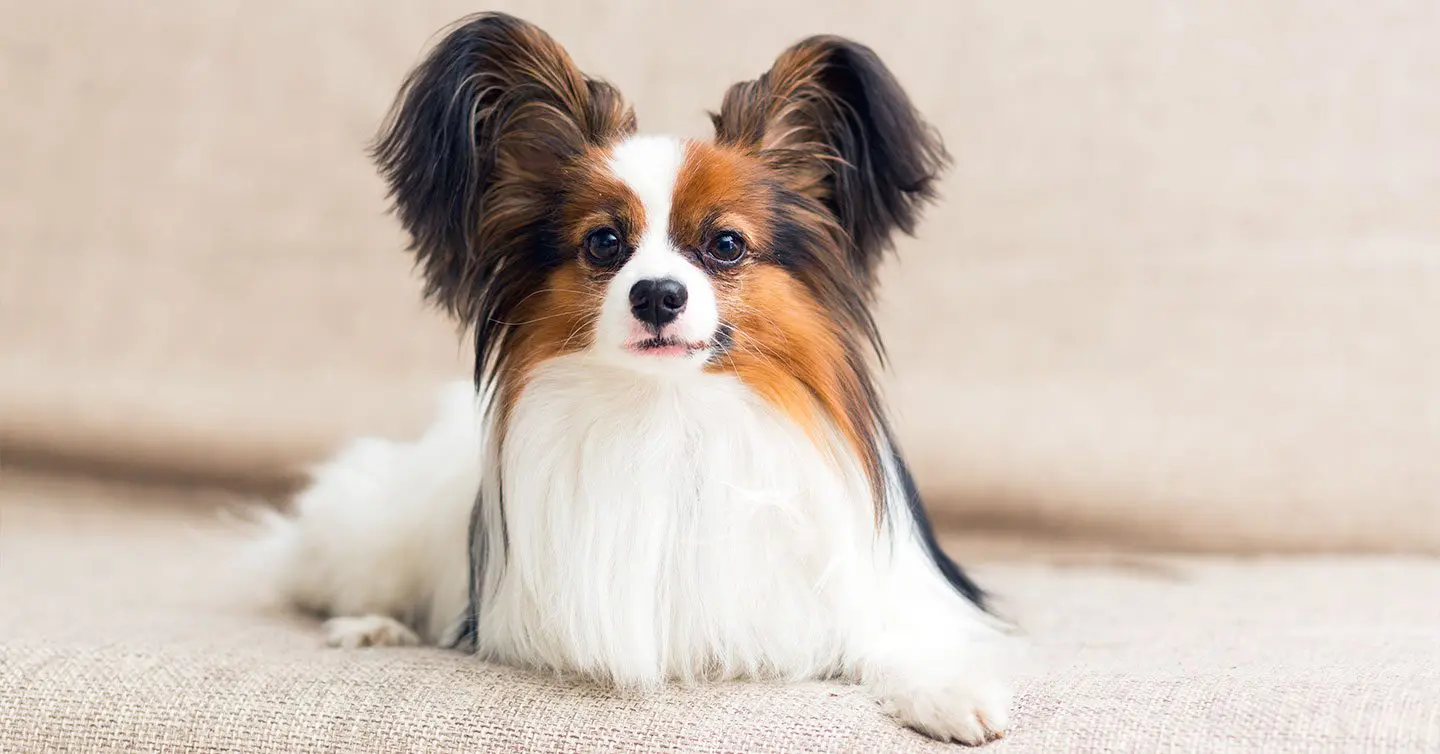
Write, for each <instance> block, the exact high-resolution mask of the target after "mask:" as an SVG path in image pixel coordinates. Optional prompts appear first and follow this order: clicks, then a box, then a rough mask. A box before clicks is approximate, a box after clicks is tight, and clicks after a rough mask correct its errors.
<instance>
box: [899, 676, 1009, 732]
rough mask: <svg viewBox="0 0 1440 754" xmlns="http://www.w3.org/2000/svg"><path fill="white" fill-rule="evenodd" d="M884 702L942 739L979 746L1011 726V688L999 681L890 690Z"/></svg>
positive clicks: (901, 717) (901, 718)
mask: <svg viewBox="0 0 1440 754" xmlns="http://www.w3.org/2000/svg"><path fill="white" fill-rule="evenodd" d="M881 704H882V705H883V707H884V709H885V711H886V712H887V713H889V714H891V715H893V716H894V717H895V718H896V719H898V720H899V721H900V722H902V723H904V724H905V725H907V726H909V727H911V728H914V729H915V730H918V731H920V732H921V733H924V734H925V735H927V736H930V737H931V738H935V739H938V740H941V741H958V742H960V743H963V744H969V745H971V746H979V745H981V744H984V743H987V742H989V741H993V740H995V739H997V738H1003V737H1004V736H1005V733H1006V731H1007V730H1009V728H1010V692H1009V689H1008V688H1006V687H1002V686H998V685H997V686H995V687H993V688H986V687H985V685H984V684H978V685H975V686H971V685H966V684H953V685H947V686H942V687H938V688H924V687H919V688H911V689H906V690H903V691H896V692H893V693H890V694H888V695H887V696H885V697H884V698H883V699H881Z"/></svg>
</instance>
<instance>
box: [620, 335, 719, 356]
mask: <svg viewBox="0 0 1440 754" xmlns="http://www.w3.org/2000/svg"><path fill="white" fill-rule="evenodd" d="M710 347H711V342H710V341H708V340H702V341H696V342H693V343H687V342H685V341H682V340H677V339H675V338H646V339H645V340H640V341H635V342H633V343H629V344H628V345H626V348H627V349H628V350H629V351H630V352H631V353H637V354H640V355H642V356H656V357H670V358H674V357H677V356H689V355H690V354H693V353H698V352H700V351H708V350H710Z"/></svg>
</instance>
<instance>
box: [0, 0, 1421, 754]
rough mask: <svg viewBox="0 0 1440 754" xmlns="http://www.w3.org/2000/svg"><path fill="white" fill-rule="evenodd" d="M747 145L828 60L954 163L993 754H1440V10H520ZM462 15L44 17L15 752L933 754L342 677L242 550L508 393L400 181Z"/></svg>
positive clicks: (931, 286)
mask: <svg viewBox="0 0 1440 754" xmlns="http://www.w3.org/2000/svg"><path fill="white" fill-rule="evenodd" d="M498 5H499V6H500V7H502V8H504V9H508V10H511V11H513V12H516V13H519V14H521V15H523V16H525V17H527V18H529V19H531V20H533V21H535V22H537V23H539V24H540V25H542V26H543V27H545V28H547V29H549V30H551V31H552V32H553V33H554V34H555V35H556V36H557V37H558V38H559V39H560V40H561V41H562V42H563V43H565V44H566V45H567V46H568V47H569V48H570V49H571V51H572V52H573V53H574V55H575V56H576V58H577V59H578V60H579V61H580V63H581V65H582V66H584V67H585V68H587V69H588V70H590V71H592V72H594V73H597V74H600V75H603V76H605V77H607V78H609V79H611V80H612V81H613V82H614V83H616V84H617V85H618V86H619V87H620V88H621V89H622V91H624V92H626V93H627V95H628V96H629V97H630V98H631V99H632V100H634V101H635V102H636V104H637V109H638V112H639V115H640V120H641V126H642V129H644V130H651V131H670V132H680V133H685V134H694V135H701V134H703V133H704V128H705V119H704V118H703V111H704V110H705V109H706V108H713V107H715V106H716V105H717V104H718V99H719V96H720V93H721V92H722V91H723V89H724V87H725V85H726V84H727V83H728V82H731V81H734V80H736V79H739V78H742V77H750V76H753V75H754V74H755V73H757V72H759V71H761V70H763V69H764V68H765V67H766V66H767V65H768V62H769V60H770V59H771V57H773V55H774V54H775V53H776V52H777V51H778V50H780V49H781V48H782V47H783V46H784V45H785V44H787V43H788V42H790V41H793V40H794V39H796V38H798V37H800V36H803V35H805V34H809V33H813V32H818V31H830V32H838V33H842V34H847V35H850V36H853V37H855V38H857V39H860V40H862V41H865V42H867V43H869V44H871V45H872V46H874V47H875V48H876V49H877V50H878V51H879V52H880V53H881V55H882V56H883V57H884V58H885V59H886V60H887V61H888V62H889V63H890V64H891V66H892V67H893V68H894V69H895V71H896V73H897V75H898V76H899V77H900V78H901V80H902V81H904V82H906V83H907V85H908V86H909V88H910V90H911V93H912V94H913V96H914V97H915V99H916V100H917V101H918V103H919V105H920V107H921V109H922V110H923V111H924V112H925V113H927V114H928V115H929V116H930V117H931V119H932V120H934V121H935V123H936V124H937V125H938V126H939V127H940V128H941V130H942V131H943V132H944V134H945V137H946V139H947V142H948V144H949V146H950V148H951V151H952V152H953V153H954V154H955V157H956V162H957V164H956V169H955V170H954V172H953V174H952V175H951V176H950V177H949V178H948V180H947V181H946V184H945V193H946V199H945V202H944V204H943V206H941V207H939V208H937V209H936V210H935V211H934V212H932V213H931V214H930V215H929V218H928V220H927V222H926V223H925V224H924V226H923V228H922V231H921V237H920V238H919V239H916V240H914V241H910V242H907V243H905V244H904V245H903V246H902V248H901V262H900V263H899V264H895V265H892V267H891V268H890V269H889V270H888V271H887V276H888V277H887V283H886V285H887V287H886V289H885V302H884V307H883V312H882V320H883V323H884V327H885V330H886V332H887V334H888V337H889V341H890V344H891V348H892V351H893V355H894V366H893V374H892V377H893V379H892V381H891V382H892V384H891V385H890V394H891V396H892V398H893V401H894V403H895V406H896V408H897V410H898V412H899V414H900V421H899V424H900V427H901V429H902V432H903V435H904V439H905V442H906V446H907V447H908V448H909V449H910V452H911V453H912V454H914V455H915V466H916V467H917V468H916V470H917V473H918V475H919V476H920V478H921V482H922V484H923V486H925V487H926V488H927V492H928V494H929V497H930V500H931V504H932V507H933V508H934V509H935V511H936V515H937V518H938V519H939V521H940V522H941V523H942V525H943V528H944V529H945V530H946V532H947V535H946V536H947V544H948V546H949V547H950V548H951V550H952V551H953V552H954V554H955V555H956V556H957V557H958V558H959V559H960V560H961V561H962V562H964V563H966V564H970V565H973V567H974V570H975V571H976V574H977V576H978V577H979V578H980V579H981V580H982V581H983V583H985V585H986V586H988V587H990V588H991V589H992V590H993V591H995V592H996V593H997V594H998V595H999V597H1000V599H1001V603H1002V606H1003V608H1004V609H1005V610H1007V611H1008V612H1009V613H1010V614H1011V615H1012V616H1013V617H1015V618H1016V619H1017V620H1018V621H1019V622H1020V623H1021V624H1022V626H1023V627H1024V628H1025V630H1026V631H1027V632H1028V633H1029V635H1030V637H1031V641H1032V643H1033V645H1034V652H1033V654H1034V662H1033V667H1031V668H1030V669H1029V671H1028V672H1027V674H1026V677H1025V679H1024V682H1023V684H1022V687H1021V693H1020V697H1019V701H1018V709H1017V714H1016V727H1015V729H1014V731H1013V733H1012V735H1011V736H1010V737H1009V738H1008V739H1006V740H1005V741H1002V742H1000V743H998V744H995V745H994V746H993V749H994V750H995V751H1027V752H1028V751H1035V752H1055V751H1070V750H1078V751H1137V752H1148V751H1157V750H1167V751H1182V752H1202V751H1299V750H1304V751H1336V752H1349V751H1360V750H1366V749H1369V750H1376V751H1417V752H1420V751H1430V752H1433V751H1437V750H1440V565H1437V564H1436V562H1435V561H1433V560H1432V559H1431V558H1432V557H1433V556H1434V555H1435V554H1437V553H1440V460H1437V459H1440V326H1437V325H1440V212H1436V211H1435V208H1436V207H1437V206H1440V152H1437V151H1436V146H1435V145H1436V140H1435V134H1437V133H1440V89H1437V88H1436V87H1435V86H1434V83H1435V82H1436V81H1440V46H1437V45H1435V44H1434V41H1435V39H1437V38H1440V7H1437V6H1435V5H1434V4H1433V3H1428V2H1424V1H1423V0H1408V1H1407V0H1387V1H1382V2H1376V3H1368V4H1365V5H1364V6H1363V7H1362V6H1359V5H1352V4H1340V3H1335V4H1332V3H1313V2H1302V1H1300V0H1294V1H1289V2H1285V1H1278V0H1277V2H1269V3H1263V4H1256V3H1248V2H1243V0H1221V1H1220V2H1211V3H1203V4H1202V3H1193V4H1151V3H1142V2H1129V1H1126V2H1118V3H1108V4H1103V6H1097V5H1095V4H1078V3H1076V4H1063V5H1062V4H1058V3H1047V4H1014V3H969V2H957V3H949V2H940V0H932V1H931V2H923V3H922V2H917V3H902V4H899V5H896V4H889V3H885V4H882V3H872V4H864V3H855V4H834V3H822V2H818V1H817V2H812V3H776V2H758V1H751V0H745V1H743V2H724V3H720V2H716V3H711V4H707V5H705V6H703V7H701V6H697V5H693V4H676V3H663V4H662V3H630V4H624V5H620V6H617V7H608V6H607V7H602V6H599V5H595V6H590V5H583V4H576V3H569V2H542V1H540V0H534V1H532V2H510V3H500V4H498ZM478 9H479V8H477V7H475V6H472V5H468V4H464V3H459V2H442V1H441V0H426V1H425V2H420V3H411V4H406V5H401V4H381V3H374V4H366V5H364V6H361V5H356V4H345V3H325V2H318V1H315V0H304V1H303V2H285V3H281V2H268V1H266V2H249V3H238V2H212V3H187V2H181V1H180V0H157V1H156V2H150V3H143V4H116V3H101V2H72V3H67V4H58V3H55V4H43V3H34V2H29V3H22V2H16V1H14V0H3V2H0V10H3V14H0V17H3V18H5V22H4V23H0V84H3V86H0V92H3V100H0V101H3V104H0V107H3V108H4V110H3V113H4V114H3V117H0V176H3V177H0V463H3V468H0V749H5V750H16V751H37V750H47V749H50V750H113V749H134V748H138V749H173V750H238V751H257V750H277V751H278V750H295V749H307V750H394V749H430V750H481V751H502V750H517V749H546V750H557V751H570V750H588V749H623V750H637V749H647V750H649V749H676V748H679V749H707V750H714V751H791V750H805V749H824V750H832V751H866V752H869V751H900V750H936V749H939V748H943V747H939V746H938V745H935V744H931V743H930V742H928V741H926V740H924V739H922V738H920V737H919V736H916V735H914V734H911V733H909V732H906V731H904V730H902V729H900V728H898V727H896V726H895V725H894V724H892V723H891V722H890V721H889V720H887V719H886V718H885V717H883V716H882V715H881V714H880V712H879V710H878V709H877V708H876V706H875V705H874V704H872V703H871V702H870V701H868V700H867V699H866V697H865V696H864V695H863V694H862V693H860V692H858V691H857V690H855V689H851V688H847V687H843V686H836V685H826V684H812V685H801V686H788V687H781V686H766V685H748V684H737V685H728V686H720V687H706V688H698V689H688V690H674V691H671V692H667V693H665V694H661V695H655V696H638V695H637V696H618V695H615V694H613V693H611V692H607V691H604V690H600V689H596V688H592V687H588V686H583V685H576V684H572V683H569V682H566V681H561V680H557V679H547V678H539V677H534V676H530V675H526V674H523V673H518V672H515V671H511V670H506V669H502V668H495V667H488V666H484V665H482V664H479V663H476V662H474V661H472V660H469V659H467V658H464V657H459V656H455V655H451V654H447V653H444V652H439V651H431V650H405V651H398V650H397V651H359V652H340V651H327V650H323V649H321V648H319V642H318V640H317V632H316V626H314V625H313V624H312V623H310V622H308V621H306V620H305V619H303V618H299V617H296V616H292V615H290V614H289V613H287V612H285V611H284V610H282V609H280V608H278V607H277V606H275V605H273V604H272V603H271V601H270V600H269V598H268V596H267V595H266V594H265V593H264V591H263V590H262V589H261V588H260V586H259V585H257V584H254V583H251V582H249V581H248V580H247V579H246V578H245V577H244V573H243V572H242V571H240V570H239V569H237V568H236V567H235V560H234V558H233V554H234V550H235V547H234V546H235V544H236V543H237V542H238V541H239V538H240V536H241V534H240V530H239V528H238V527H237V526H235V525H234V524H233V523H227V521H226V519H225V517H224V516H222V515H219V514H220V513H223V512H225V511H227V510H231V509H234V508H236V507H237V506H244V505H249V504H253V503H254V502H256V501H257V500H260V499H265V498H269V499H279V498H280V497H281V496H282V495H283V492H284V491H285V490H286V489H288V488H290V487H292V486H293V484H294V483H295V480H296V478H297V473H298V470H299V469H301V468H303V466H304V465H305V464H307V463H309V462H312V461H313V460H315V459H317V458H318V457H320V456H321V455H323V454H324V453H325V452H326V451H327V450H328V449H330V448H332V447H333V446H334V445H335V444H336V443H337V442H339V441H340V440H341V439H342V438H344V437H346V436H348V435H350V434H353V433H356V432H362V431H363V432H387V433H408V432H413V431H415V430H416V429H417V428H418V423H419V422H420V421H422V420H423V419H424V417H425V413H426V411H427V409H428V407H429V403H430V397H431V392H432V388H433V387H434V386H435V385H437V384H438V383H439V382H440V381H441V380H443V379H444V378H446V377H448V376H452V375H455V374H463V373H464V372H465V371H466V364H465V357H466V353H465V350H466V349H465V347H464V345H463V342H461V341H457V339H456V337H455V334H454V331H453V328H452V327H451V326H450V325H449V324H448V323H446V322H444V321H442V320H441V319H440V318H439V317H438V316H437V315H435V314H433V313H431V312H428V311H426V310H425V309H424V308H423V307H422V306H421V305H420V304H419V301H418V285H417V282H416V280H415V279H414V277H413V276H412V275H411V273H410V269H409V262H408V260H407V259H406V257H405V256H404V255H403V254H401V253H400V251H399V249H400V248H401V247H402V246H403V239H402V238H401V236H400V234H399V231H398V228H397V227H395V224H394V223H393V222H392V221H391V220H390V219H389V218H387V217H386V216H385V202H384V197H383V189H382V186H381V184H380V181H379V180H378V179H377V178H376V177H375V176H374V174H373V171H372V169H371V168H370V166H369V165H368V164H367V162H366V161H365V159H364V155H363V147H364V144H365V141H366V139H367V138H368V137H369V136H370V135H371V134H372V133H373V130H374V128H375V126H376V124H377V123H378V121H379V119H380V117H381V116H382V114H383V112H384V110H385V107H386V106H387V105H388V103H389V99H390V97H391V96H392V95H393V92H394V90H395V88H396V86H397V85H398V83H399V80H400V77H401V76H402V75H403V73H404V71H405V70H406V69H407V67H408V66H409V65H411V64H412V63H413V62H415V60H416V58H417V56H418V55H419V53H420V51H421V48H422V47H423V46H424V44H425V43H426V42H427V40H428V39H429V38H430V36H431V34H432V33H433V32H434V31H435V30H436V29H438V28H439V27H440V26H441V25H443V24H445V23H447V22H449V21H451V20H453V19H454V18H456V17H458V16H460V15H463V14H464V13H467V12H470V11H473V10H478Z"/></svg>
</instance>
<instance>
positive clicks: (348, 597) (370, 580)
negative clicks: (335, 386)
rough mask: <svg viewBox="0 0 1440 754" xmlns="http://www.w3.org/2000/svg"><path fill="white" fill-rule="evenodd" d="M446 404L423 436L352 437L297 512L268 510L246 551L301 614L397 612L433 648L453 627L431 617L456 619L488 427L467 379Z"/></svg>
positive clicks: (316, 474) (447, 394) (449, 391)
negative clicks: (439, 636) (438, 637)
mask: <svg viewBox="0 0 1440 754" xmlns="http://www.w3.org/2000/svg"><path fill="white" fill-rule="evenodd" d="M440 403H441V406H440V415H439V417H438V418H437V419H436V421H435V422H434V423H433V425H432V426H431V427H430V429H429V430H428V431H427V432H426V433H425V435H424V436H423V437H421V438H420V439H419V440H417V441H414V442H395V441H391V440H384V439H378V438H361V439H358V440H354V441H352V442H351V443H350V444H349V445H348V446H346V447H345V448H344V449H343V450H342V451H341V452H340V453H338V454H336V455H335V456H334V457H333V458H331V459H330V460H328V461H326V462H325V463H323V464H321V465H320V466H318V467H316V468H315V469H314V470H313V472H312V477H311V484H310V486H309V487H307V488H306V489H305V490H304V491H302V492H301V493H300V494H299V495H297V496H296V498H295V500H294V502H293V505H292V510H291V511H290V513H288V514H282V513H278V512H275V511H269V510H267V511H263V512H260V513H259V514H258V516H257V523H258V524H259V527H260V535H259V536H257V537H256V538H255V539H254V540H253V543H252V546H251V547H250V549H249V552H248V556H249V559H250V562H251V564H252V566H253V567H254V568H255V569H256V571H255V572H256V573H257V574H258V575H259V577H260V578H263V579H265V580H267V581H268V582H269V583H271V584H273V585H274V588H275V589H276V590H277V591H278V592H279V594H280V596H281V597H283V598H284V599H285V600H287V601H288V602H290V603H292V604H294V605H295V606H297V607H299V608H301V609H304V610H307V611H310V612H313V613H317V614H320V615H324V616H329V617H343V616H365V615H385V616H390V617H393V618H396V619H398V620H400V621H402V622H404V623H407V624H409V625H410V626H411V627H413V628H416V629H417V631H419V632H420V633H421V634H423V635H425V636H426V638H429V639H431V640H432V641H433V640H434V638H435V636H436V635H437V634H438V632H439V631H441V630H443V629H444V626H432V625H431V624H433V623H434V620H432V619H431V616H432V614H442V613H445V612H447V611H452V610H453V611H454V612H455V615H454V616H448V617H445V618H444V620H452V619H454V618H456V617H458V616H459V614H460V613H461V612H463V609H464V604H465V599H466V597H467V596H468V595H467V594H466V590H465V588H464V579H463V576H464V574H466V573H467V572H468V527H469V521H470V512H471V508H472V506H473V505H474V500H475V495H476V492H477V490H478V489H479V485H480V455H481V452H482V444H481V432H482V429H481V422H480V420H479V419H480V413H479V410H478V409H477V407H476V401H475V392H474V389H473V388H472V387H471V385H470V384H469V383H468V382H467V383H456V384H454V385H451V386H447V387H446V389H445V390H444V392H443V394H442V396H441V401H440ZM457 584H458V586H457ZM450 592H455V594H450Z"/></svg>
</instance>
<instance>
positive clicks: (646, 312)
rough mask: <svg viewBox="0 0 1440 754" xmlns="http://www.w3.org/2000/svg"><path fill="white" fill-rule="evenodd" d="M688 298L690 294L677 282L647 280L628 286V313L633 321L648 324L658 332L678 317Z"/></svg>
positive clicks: (673, 280) (662, 279)
mask: <svg viewBox="0 0 1440 754" xmlns="http://www.w3.org/2000/svg"><path fill="white" fill-rule="evenodd" d="M688 298H690V294H689V293H687V292H686V291H685V286H684V285H681V284H680V281H679V280H675V279H673V278H661V279H660V280H654V279H650V278H647V279H645V280H641V281H640V282H638V283H636V284H635V285H632V286H630V311H631V313H633V314H634V315H635V319H638V320H640V321H641V322H648V323H650V324H652V325H654V326H655V328H656V329H657V330H658V329H659V328H661V327H664V326H665V325H666V324H668V323H670V322H674V321H675V318H676V317H678V316H680V312H681V311H684V309H685V300H686V299H688Z"/></svg>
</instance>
